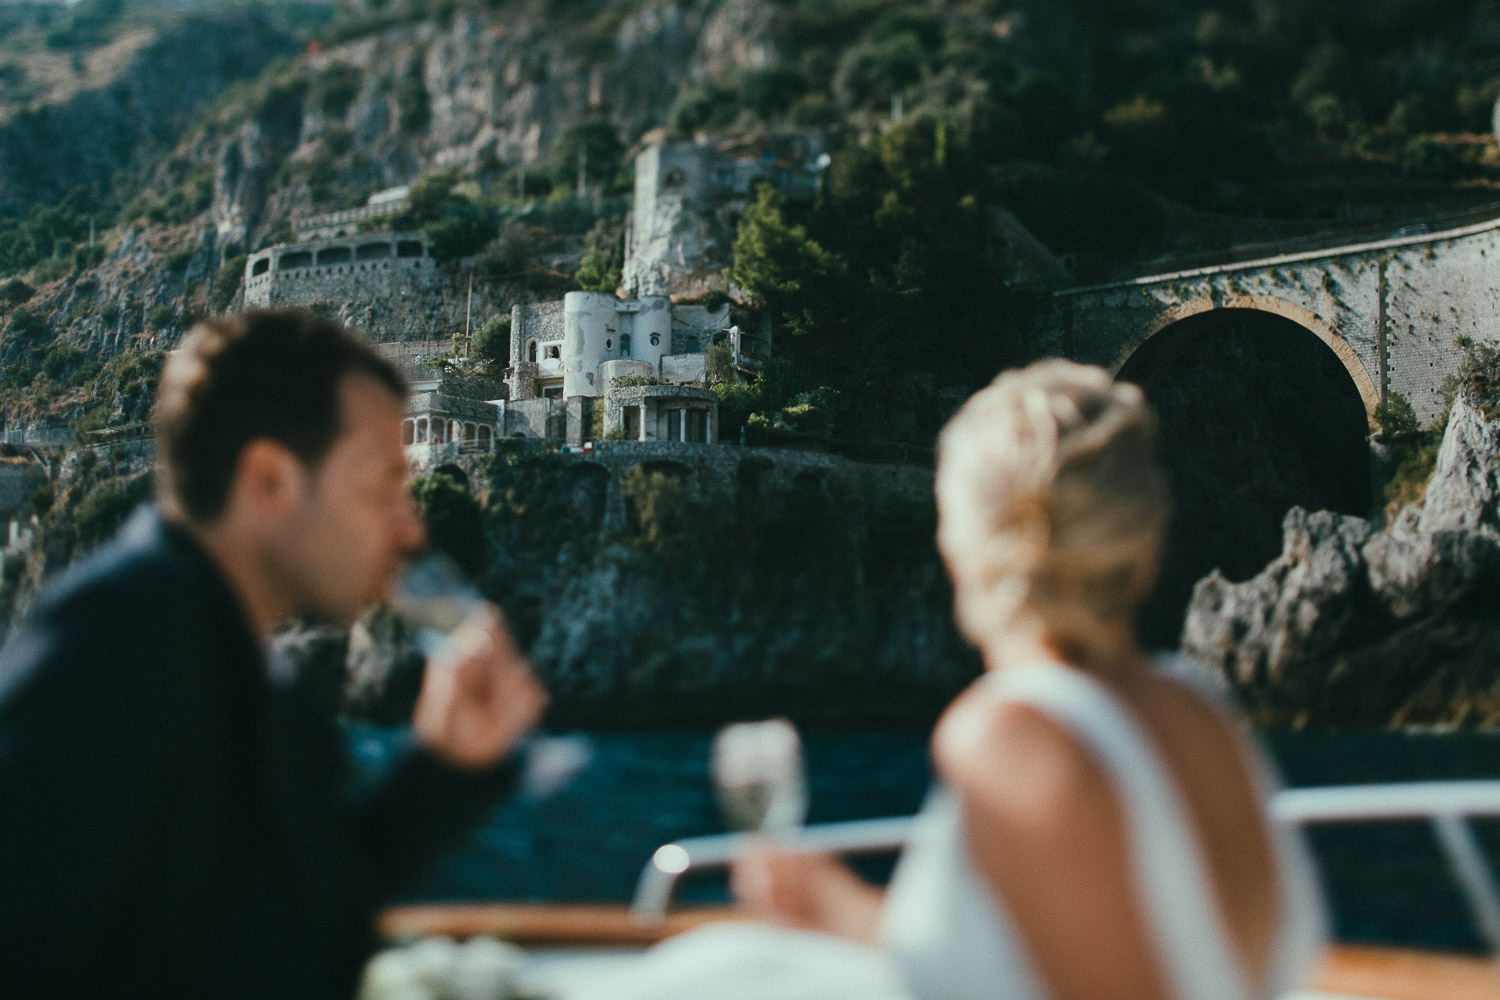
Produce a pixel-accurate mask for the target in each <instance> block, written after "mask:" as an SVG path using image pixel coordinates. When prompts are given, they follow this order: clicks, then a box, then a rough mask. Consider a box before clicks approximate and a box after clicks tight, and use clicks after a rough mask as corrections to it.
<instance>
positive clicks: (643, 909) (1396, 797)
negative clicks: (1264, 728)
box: [631, 780, 1500, 954]
mask: <svg viewBox="0 0 1500 1000" xmlns="http://www.w3.org/2000/svg"><path fill="white" fill-rule="evenodd" d="M1271 815H1272V816H1274V817H1275V818H1276V819H1278V820H1280V821H1282V822H1285V823H1295V824H1297V825H1298V826H1310V825H1313V824H1322V823H1368V822H1376V821H1385V820H1426V821H1428V822H1429V823H1430V824H1431V825H1432V830H1433V833H1434V834H1435V835H1436V836H1437V841H1438V845H1439V846H1440V847H1441V848H1442V851H1443V854H1444V856H1445V857H1446V858H1447V861H1448V864H1449V867H1450V868H1451V869H1452V870H1453V874H1454V876H1455V878H1456V879H1457V881H1458V885H1459V888H1460V889H1461V890H1462V891H1463V893H1464V896H1465V897H1466V899H1467V900H1468V903H1469V908H1470V910H1471V911H1472V913H1473V916H1474V922H1475V925H1476V926H1477V927H1478V929H1479V930H1480V932H1481V933H1482V934H1483V935H1484V937H1485V939H1486V940H1487V941H1488V942H1489V944H1490V947H1491V949H1492V951H1494V952H1495V953H1497V954H1500V891H1497V889H1496V885H1495V874H1494V871H1493V870H1492V869H1491V867H1490V865H1489V862H1487V861H1486V860H1485V858H1484V855H1483V854H1482V853H1481V851H1480V850H1479V843H1478V841H1477V840H1476V839H1475V837H1474V831H1473V828H1472V827H1471V826H1470V825H1469V822H1468V821H1469V820H1470V819H1472V818H1475V817H1480V816H1500V781H1489V780H1482V781H1419V782H1405V783H1401V784H1380V785H1375V784H1372V785H1333V786H1326V787H1322V788H1293V789H1288V790H1286V791H1283V792H1280V793H1278V794H1277V795H1276V796H1275V797H1274V798H1273V799H1272V800H1271ZM913 820H914V817H911V816H900V817H894V818H890V819H862V820H852V821H848V822H843V823H821V824H817V825H814V826H806V827H803V828H801V829H800V830H798V831H796V832H795V833H792V834H785V835H779V836H778V837H777V838H776V841H775V842H776V846H777V849H778V850H782V851H787V852H790V853H824V852H831V853H836V854H855V853H876V852H881V851H895V850H900V848H901V847H902V846H903V845H904V844H905V843H906V840H907V837H908V835H909V834H910V832H911V827H912V823H913ZM758 836H763V835H759V834H747V833H726V834H715V835H711V836H706V837H685V838H683V839H682V840H676V841H673V842H672V843H670V844H663V845H662V846H661V847H658V848H657V849H656V851H655V853H653V854H652V855H651V860H650V862H648V863H647V865H646V868H645V870H644V871H642V872H641V878H640V882H639V883H638V884H637V887H636V893H635V900H634V902H633V903H632V904H631V915H632V916H633V917H634V919H635V920H636V921H638V922H639V923H642V924H646V925H655V924H659V923H661V921H662V920H664V919H665V917H666V913H667V910H668V908H669V907H670V906H671V903H672V893H673V891H674V890H675V889H676V886H677V880H678V879H679V878H681V877H682V876H683V875H684V874H686V873H688V872H691V871H700V870H703V869H707V868H718V867H722V866H724V865H727V864H728V863H729V862H730V861H732V860H733V859H734V858H735V857H736V856H737V855H739V854H740V853H741V852H742V851H744V850H745V849H746V848H747V847H748V846H749V845H750V844H751V843H752V842H753V839H754V838H755V837H758Z"/></svg>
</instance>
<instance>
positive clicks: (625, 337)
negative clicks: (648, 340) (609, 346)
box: [620, 333, 630, 358]
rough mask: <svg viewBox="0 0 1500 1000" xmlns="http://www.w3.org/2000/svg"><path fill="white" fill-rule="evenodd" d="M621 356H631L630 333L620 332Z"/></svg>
mask: <svg viewBox="0 0 1500 1000" xmlns="http://www.w3.org/2000/svg"><path fill="white" fill-rule="evenodd" d="M620 357H622V358H628V357H630V334H628V333H622V334H620Z"/></svg>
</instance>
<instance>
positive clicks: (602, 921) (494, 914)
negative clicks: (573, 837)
mask: <svg viewBox="0 0 1500 1000" xmlns="http://www.w3.org/2000/svg"><path fill="white" fill-rule="evenodd" d="M741 915H742V914H741V913H740V912H739V911H738V910H736V909H735V908H734V907H731V906H701V907H691V906H684V907H678V908H677V909H675V910H673V911H672V912H671V913H670V914H668V916H667V919H666V921H665V922H664V923H662V924H660V925H659V926H644V925H641V924H638V923H636V922H635V921H634V920H632V919H631V917H630V913H629V911H628V910H627V908H626V907H624V906H613V905H609V904H557V903H433V904H427V905H419V906H399V907H394V908H392V909H389V910H386V911H385V912H384V913H382V914H381V915H380V919H379V921H378V922H377V924H376V928H377V930H378V931H379V933H380V936H381V937H382V938H384V939H386V940H401V939H406V938H414V937H431V936H441V937H451V938H469V937H478V936H488V937H498V938H503V939H505V940H507V941H511V942H513V943H515V944H518V945H521V946H522V947H567V946H570V945H576V946H579V947H584V946H589V945H612V946H622V947H628V946H637V947H645V946H647V945H651V944H655V943H656V942H658V941H661V940H663V939H664V938H669V937H671V936H672V935H674V934H680V933H682V932H683V931H685V930H690V929H692V928H694V927H697V926H698V925H700V924H705V923H708V922H710V921H714V920H732V919H735V918H736V917H738V916H741Z"/></svg>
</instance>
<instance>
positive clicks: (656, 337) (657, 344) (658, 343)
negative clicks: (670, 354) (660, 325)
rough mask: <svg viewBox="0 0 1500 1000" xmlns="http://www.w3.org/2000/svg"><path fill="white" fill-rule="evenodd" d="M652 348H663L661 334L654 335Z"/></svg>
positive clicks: (652, 336)
mask: <svg viewBox="0 0 1500 1000" xmlns="http://www.w3.org/2000/svg"><path fill="white" fill-rule="evenodd" d="M651 346H652V347H660V346H661V334H659V333H653V334H652V335H651Z"/></svg>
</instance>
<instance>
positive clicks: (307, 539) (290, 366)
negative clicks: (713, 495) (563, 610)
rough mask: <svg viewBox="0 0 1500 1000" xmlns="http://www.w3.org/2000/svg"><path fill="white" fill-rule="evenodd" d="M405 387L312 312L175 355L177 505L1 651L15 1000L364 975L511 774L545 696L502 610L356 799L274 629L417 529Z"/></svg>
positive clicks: (334, 981) (172, 397)
mask: <svg viewBox="0 0 1500 1000" xmlns="http://www.w3.org/2000/svg"><path fill="white" fill-rule="evenodd" d="M404 396H405V388H404V386H403V385H402V383H401V380H400V378H399V377H398V375H397V374H396V372H395V371H394V370H393V369H392V368H391V366H390V365H389V364H387V363H386V362H385V361H384V360H383V359H382V358H381V357H380V356H379V355H377V354H375V353H374V352H373V351H372V350H370V348H369V347H368V346H366V345H365V344H363V343H362V342H361V341H359V340H358V339H357V338H356V337H354V336H353V335H352V334H350V333H348V332H347V331H345V330H344V329H343V328H342V327H340V326H338V325H337V324H334V323H330V322H327V321H325V320H321V319H318V318H315V317H313V316H311V315H308V314H304V313H299V312H292V311H253V312H248V313H245V314H243V315H239V316H233V317H227V318H222V319H215V320H210V321H207V322H205V323H203V324H201V325H200V326H199V327H198V328H197V329H195V330H194V331H193V332H192V333H191V334H190V335H189V337H188V338H187V339H186V340H185V341H184V343H183V347H182V349H181V350H180V351H178V352H176V353H175V354H174V355H173V356H172V357H171V359H170V360H169V361H168V363H167V366H166V369H165V371H164V372H163V375H162V381H161V389H160V393H159V397H158V403H157V414H156V420H157V435H158V441H157V444H158V475H157V482H158V501H159V509H158V510H154V511H153V510H145V511H142V512H140V513H138V514H137V515H136V516H135V517H134V518H133V519H132V520H131V521H130V522H129V523H128V524H127V525H126V526H125V528H124V529H123V530H122V531H121V534H120V536H119V537H118V538H117V539H115V541H113V542H112V543H110V544H109V545H108V546H106V547H105V548H103V549H101V550H100V551H99V552H98V553H96V554H95V555H94V556H92V557H91V558H90V559H88V560H87V561H86V562H84V563H83V564H82V565H81V566H79V567H76V568H75V569H74V570H72V571H70V572H69V573H68V574H67V575H65V576H64V577H63V578H62V579H60V580H58V581H56V582H55V583H54V584H53V586H51V587H50V588H49V589H48V590H47V591H46V592H45V593H44V594H43V596H42V597H41V599H40V600H39V602H38V604H37V606H36V608H35V609H34V611H33V613H32V615H31V617H30V619H29V621H28V622H27V623H26V624H25V625H24V626H23V627H21V628H20V629H18V630H17V631H16V632H15V633H14V634H13V635H12V636H11V639H10V641H9V642H8V643H7V644H6V646H5V648H4V650H3V651H0V995H18V996H21V995H24V996H28V997H44V996H58V995H69V996H71V995H83V994H85V993H87V994H88V995H91V996H97V997H104V996H149V997H159V998H168V997H203V998H207V997H214V998H227V997H242V996H243V997H262V998H264V997H273V996H274V997H278V998H300V997H334V996H350V995H351V994H352V993H353V991H354V989H355V986H356V982H357V977H358V974H359V971H360V968H361V965H362V963H363V961H364V959H365V957H366V956H367V954H368V952H369V950H370V948H371V947H372V945H373V932H372V927H371V918H372V916H373V914H374V912H375V909H376V907H377V906H378V905H379V904H380V903H381V902H382V901H384V900H386V899H388V898H390V896H391V895H392V894H393V893H394V892H395V891H397V890H398V889H399V888H400V886H401V884H402V881H403V880H404V879H406V878H408V877H409V876H411V875H412V874H413V873H414V870H415V869H416V868H417V867H418V866H419V865H420V864H421V863H422V862H424V861H426V860H427V859H429V858H430V857H431V855H432V853H433V851H434V850H435V849H436V848H437V847H439V846H441V845H442V844H443V842H444V841H445V840H447V839H448V838H450V837H451V836H453V835H454V834H456V833H458V832H459V831H461V830H462V829H463V828H464V827H465V826H466V825H468V824H469V823H471V822H473V821H474V820H476V819H478V818H479V816H480V814H481V812H482V810H483V809H484V808H485V806H487V805H488V804H489V803H491V802H492V801H493V799H494V798H495V797H496V796H497V795H499V794H501V793H502V792H503V791H505V790H506V789H507V788H508V786H509V785H510V784H511V782H512V777H513V770H512V767H511V765H510V764H509V762H508V760H507V758H508V755H509V752H510V750H511V748H512V746H513V745H514V744H515V743H516V741H517V740H518V739H519V738H520V737H521V736H522V734H524V733H525V731H526V730H527V729H529V728H530V727H531V726H532V724H533V723H534V722H535V721H536V720H537V718H538V716H539V714H540V712H541V709H542V707H543V702H544V695H543V693H542V691H541V689H540V688H539V687H538V686H537V685H536V683H535V681H534V680H533V679H532V677H531V675H530V673H529V670H528V668H527V664H526V662H525V660H524V659H523V658H522V656H521V655H520V653H519V652H517V650H516V648H515V646H514V644H513V643H512V641H511V638H510V635H509V633H508V632H507V631H506V628H505V626H504V624H503V622H502V620H501V619H500V617H499V613H498V611H495V610H494V609H493V608H488V607H486V608H485V609H484V610H483V611H482V612H481V613H479V614H478V615H476V616H471V618H470V620H469V621H468V622H467V623H466V624H465V625H464V626H462V627H461V628H460V630H459V631H458V632H457V633H455V634H454V636H453V641H452V642H451V643H450V644H449V647H448V652H447V653H446V654H444V655H443V656H442V657H441V658H440V660H438V661H434V662H433V663H432V664H430V665H429V667H428V670H427V676H426V678H425V680H424V682H423V688H422V693H421V697H420V698H419V700H418V704H417V709H416V713H415V718H414V720H413V722H414V724H413V746H412V747H411V748H410V751H409V752H408V753H407V754H406V755H405V757H404V758H403V759H402V760H401V762H400V763H399V764H398V765H397V766H396V767H395V769H394V770H393V771H392V772H391V774H390V775H389V776H388V778H387V780H386V781H385V782H384V783H383V784H382V785H381V786H380V787H378V788H377V789H375V790H374V791H373V792H371V793H369V794H367V795H364V796H362V797H359V798H352V797H351V796H349V795H348V794H347V793H346V792H345V789H344V787H343V774H342V770H343V756H342V747H341V745H340V742H339V733H338V731H337V729H336V727H335V725H334V723H333V720H331V719H329V718H327V716H326V715H325V714H323V713H322V712H320V711H319V710H318V709H317V708H316V707H315V706H314V704H313V703H312V702H311V701H310V700H308V699H307V698H306V697H305V696H303V695H301V694H300V693H299V692H298V690H297V689H296V688H295V687H294V686H292V685H291V684H290V683H289V678H288V677H287V676H286V675H287V673H288V671H287V670H286V669H285V667H284V666H282V665H278V664H275V663H272V662H271V661H270V660H269V659H268V655H267V651H266V647H265V645H264V640H265V634H266V631H267V630H268V629H269V628H270V627H271V626H272V625H274V624H276V623H277V622H279V621H281V620H283V619H285V618H287V617H288V616H291V615H295V614H307V615H313V616H316V617H319V618H323V619H326V620H331V621H337V622H352V621H353V620H354V618H355V617H356V616H357V615H358V614H359V613H360V612H361V611H362V610H363V609H364V608H365V607H366V606H368V605H369V604H370V603H372V602H374V601H378V600H380V599H381V598H383V597H385V596H387V592H388V589H389V587H390V585H391V582H392V579H393V577H394V575H395V574H396V572H397V570H398V568H399V567H400V565H401V563H402V562H403V560H404V559H405V558H406V557H407V556H408V555H409V554H411V553H412V552H413V551H414V550H415V549H417V548H418V547H420V546H421V544H422V542H423V528H422V524H421V521H420V519H419V516H418V513H417V511H416V509H415V507H414V506H413V503H412V500H411V498H410V496H409V494H408V492H407V488H406V477H407V467H406V460H405V455H404V453H403V449H402V446H401V421H402V401H403V398H404Z"/></svg>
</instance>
